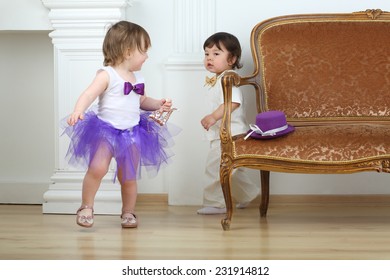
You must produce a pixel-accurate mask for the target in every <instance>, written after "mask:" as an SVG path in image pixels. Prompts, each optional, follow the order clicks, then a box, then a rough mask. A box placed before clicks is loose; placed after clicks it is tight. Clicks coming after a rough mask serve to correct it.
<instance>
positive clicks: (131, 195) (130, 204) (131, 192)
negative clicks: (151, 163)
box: [118, 147, 139, 228]
mask: <svg viewBox="0 0 390 280" xmlns="http://www.w3.org/2000/svg"><path fill="white" fill-rule="evenodd" d="M129 153H130V155H131V156H132V161H133V163H134V165H137V164H138V162H139V154H138V151H137V149H135V148H134V147H132V148H130V150H129ZM123 168H126V167H123ZM134 168H135V170H137V166H134ZM122 171H123V170H121V168H118V180H119V182H120V184H121V195H122V215H121V218H122V222H121V224H122V227H123V228H135V227H137V225H138V222H137V217H136V215H135V205H136V202H137V193H138V190H137V181H136V180H135V179H134V180H126V178H124V177H125V176H123V173H125V171H123V172H122Z"/></svg>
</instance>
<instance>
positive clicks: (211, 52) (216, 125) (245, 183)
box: [197, 32, 259, 215]
mask: <svg viewBox="0 0 390 280" xmlns="http://www.w3.org/2000/svg"><path fill="white" fill-rule="evenodd" d="M203 49H204V51H205V57H204V61H203V62H204V66H205V68H206V70H208V71H209V72H211V73H215V76H214V77H213V78H211V79H210V78H206V85H207V86H208V87H209V90H208V92H207V93H206V99H207V106H208V108H207V109H208V112H210V113H209V114H208V115H206V116H205V117H203V118H202V120H201V124H202V126H203V128H204V129H205V130H206V132H205V134H206V138H207V140H209V141H210V150H209V153H208V156H207V160H206V170H205V176H204V195H203V208H201V209H199V210H198V211H197V213H198V214H203V215H210V214H223V213H226V207H225V200H224V197H223V193H222V188H221V184H220V180H219V166H220V160H221V147H220V144H221V141H220V139H219V130H220V126H221V119H222V116H223V111H224V109H223V103H224V100H223V91H222V85H221V78H222V77H223V75H224V74H225V73H226V72H227V71H233V70H234V69H236V68H238V69H239V68H241V67H242V65H241V64H240V58H241V46H240V42H239V41H238V39H237V38H236V37H235V36H234V35H232V34H229V33H226V32H219V33H215V34H214V35H212V36H210V37H209V38H208V39H207V40H206V41H205V42H204V44H203ZM232 95H233V96H232V101H233V103H232V111H233V112H232V117H231V130H232V134H233V135H235V134H240V133H245V132H246V131H247V130H248V125H247V124H246V121H245V114H244V110H243V108H242V107H243V106H242V102H243V97H242V92H241V90H240V89H239V88H237V87H234V88H233V91H232ZM258 194H259V187H258V186H256V185H255V184H254V183H253V182H251V180H250V179H249V177H248V176H247V174H246V173H245V172H244V170H243V169H236V170H235V171H234V172H233V175H232V195H233V197H234V199H235V200H236V201H237V202H238V204H237V205H236V207H237V208H245V207H246V206H247V205H248V204H249V203H250V202H251V201H252V200H253V199H254V198H255V197H256V196H257V195H258Z"/></svg>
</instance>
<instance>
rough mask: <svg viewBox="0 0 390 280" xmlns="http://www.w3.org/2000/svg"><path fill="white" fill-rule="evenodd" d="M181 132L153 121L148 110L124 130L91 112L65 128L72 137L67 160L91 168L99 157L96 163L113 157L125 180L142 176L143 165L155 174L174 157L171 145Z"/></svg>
mask: <svg viewBox="0 0 390 280" xmlns="http://www.w3.org/2000/svg"><path fill="white" fill-rule="evenodd" d="M178 132H179V129H178V128H177V127H175V126H174V125H171V124H166V125H164V126H160V125H158V124H157V123H155V122H154V121H152V120H150V119H149V118H148V113H143V114H141V120H140V123H139V125H137V126H135V127H133V128H132V129H128V130H120V129H116V128H114V127H113V126H112V125H111V124H109V123H107V122H105V121H103V120H101V119H99V118H98V117H97V115H96V113H95V112H93V111H90V112H88V113H86V114H85V117H84V119H83V120H81V121H78V122H77V123H76V125H74V126H67V127H65V130H64V133H66V134H67V135H68V136H69V137H70V144H69V149H68V152H67V159H68V161H69V164H71V165H74V166H78V167H83V168H87V167H89V166H90V165H91V163H92V161H93V160H94V158H95V157H96V161H94V162H93V164H99V162H98V161H99V159H100V157H103V158H107V157H113V158H115V160H116V164H117V172H118V175H119V176H120V177H119V178H120V179H122V180H124V181H126V180H136V179H139V178H140V177H141V167H145V169H146V171H147V173H148V175H149V176H154V175H156V174H157V173H158V171H159V170H160V168H162V167H163V166H164V165H166V164H168V163H169V159H170V157H171V156H173V153H172V151H171V150H170V147H172V145H173V136H175V135H176V134H177V133H178ZM97 153H98V154H97Z"/></svg>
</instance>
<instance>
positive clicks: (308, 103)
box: [220, 10, 390, 230]
mask: <svg viewBox="0 0 390 280" xmlns="http://www.w3.org/2000/svg"><path fill="white" fill-rule="evenodd" d="M251 50H252V56H253V62H254V73H253V74H252V75H250V76H245V77H242V76H239V75H238V74H235V73H231V74H229V75H226V76H225V77H224V78H223V79H222V86H223V90H224V99H225V104H224V110H225V111H224V116H223V119H222V126H221V130H220V137H221V149H222V154H221V168H220V180H221V185H222V190H223V193H224V198H225V202H226V208H227V214H226V216H225V218H224V219H222V222H221V223H222V227H223V229H224V230H228V229H229V228H230V223H231V219H232V214H233V201H232V196H231V179H230V177H231V174H232V171H233V170H234V169H236V168H239V167H248V168H253V169H258V170H260V178H261V202H260V207H259V210H260V216H262V217H264V216H266V214H267V209H268V202H269V179H270V171H276V172H290V173H312V174H314V173H317V174H321V173H322V174H329V173H333V174H342V173H354V172H361V171H377V172H390V126H389V125H390V13H387V12H382V11H381V10H367V11H364V12H356V13H351V14H307V15H290V16H282V17H276V18H271V19H268V20H266V21H263V22H261V23H259V24H257V25H256V26H255V27H254V28H253V30H252V33H251ZM245 85H251V86H253V87H254V92H255V94H256V106H257V108H256V109H257V112H263V111H268V110H280V111H283V112H284V113H285V114H286V117H287V121H288V123H289V124H291V125H293V126H295V128H296V129H295V131H294V132H293V133H290V134H287V135H285V136H282V137H279V138H275V139H272V140H256V139H251V138H248V139H247V140H244V136H245V135H231V131H230V118H231V89H232V87H233V86H245ZM251 93H252V92H249V93H248V94H251ZM248 130H249V128H248Z"/></svg>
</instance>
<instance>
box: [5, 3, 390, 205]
mask: <svg viewBox="0 0 390 280" xmlns="http://www.w3.org/2000/svg"><path fill="white" fill-rule="evenodd" d="M194 1H196V0H194ZM211 1H213V0H211ZM215 1H216V2H215V3H216V16H215V27H216V30H215V31H228V32H231V33H233V34H235V35H236V36H237V37H238V38H239V39H240V41H241V43H242V46H243V52H244V53H243V63H244V68H243V69H242V70H241V73H242V74H249V73H250V72H251V71H252V63H251V55H250V49H249V36H250V31H251V28H252V27H253V26H254V25H255V24H256V23H258V22H259V21H262V20H264V19H267V18H269V17H272V16H278V15H283V14H293V13H323V12H352V11H360V10H365V9H367V8H381V9H382V10H387V11H390V2H389V1H388V0H382V1H379V0H376V1H375V0H361V1H355V0H338V1H336V0H322V1H309V0H304V1H293V0H279V1H271V0H270V1H262V0H260V1H254V0H241V1H233V0H215ZM132 2H133V3H132V6H131V7H129V8H128V9H127V19H128V20H130V21H134V22H137V23H139V24H140V25H142V26H144V27H145V28H146V29H147V30H148V31H149V33H150V35H151V38H152V45H153V47H152V49H151V50H150V53H149V57H150V58H149V60H148V61H147V62H146V64H145V65H144V69H143V73H144V76H145V78H146V81H147V87H148V94H149V95H151V96H154V97H162V96H165V97H172V98H173V100H174V102H175V106H177V107H178V108H179V109H180V111H179V112H175V113H174V115H173V116H172V120H171V121H172V122H174V123H176V124H178V125H180V126H181V127H182V129H183V131H182V133H181V134H180V135H179V137H178V138H177V141H176V142H177V145H176V147H175V152H176V157H175V158H174V161H173V164H172V165H171V166H169V167H168V169H167V170H166V171H165V172H163V173H162V174H161V175H160V176H162V177H164V179H163V182H164V184H162V185H160V184H159V185H157V187H156V186H153V187H150V185H151V184H153V180H152V181H151V180H143V181H142V180H141V181H140V192H150V190H151V189H152V190H153V192H158V193H168V192H169V190H170V189H171V188H174V189H177V190H178V192H177V195H176V196H175V197H172V198H170V203H172V204H201V201H202V197H201V196H202V185H201V177H202V174H203V163H204V160H205V157H206V152H207V143H206V142H204V141H203V140H202V128H201V127H200V125H199V120H200V118H201V117H202V111H201V107H202V102H203V97H202V91H203V77H204V76H205V75H206V74H207V73H206V72H205V71H204V70H203V69H202V67H201V63H202V61H201V60H202V57H201V55H200V56H199V65H198V66H199V68H198V69H195V70H194V69H193V70H187V71H180V72H177V73H175V72H174V71H173V72H172V71H167V64H166V63H167V60H168V59H169V58H170V57H171V56H172V55H174V51H173V50H174V43H173V42H174V40H173V39H174V30H175V27H174V18H173V16H174V0H165V1H160V0H134V1H132ZM46 12H47V11H46V10H45V8H43V6H42V4H41V1H40V0H12V1H11V0H9V1H5V0H0V61H1V65H2V67H1V68H0V69H1V70H0V71H1V72H0V73H1V75H0V84H1V85H2V86H1V88H0V100H1V101H0V127H1V138H0V141H1V142H0V143H1V144H0V202H15V203H17V202H28V203H40V202H41V200H40V198H41V195H42V192H43V191H44V190H45V189H46V188H47V186H48V184H49V182H50V177H51V175H52V172H53V168H54V144H53V139H54V135H53V133H54V132H53V130H54V129H53V122H54V121H53V118H54V117H53V116H54V106H53V104H54V102H53V96H52V88H53V81H52V80H53V73H52V71H51V70H50V69H53V60H52V54H53V52H52V46H51V43H50V38H49V37H48V36H47V34H48V33H49V32H50V30H51V26H50V22H49V20H48V17H47V14H46ZM20 30H24V31H26V30H27V31H33V32H29V33H26V32H21V31H20ZM204 39H206V38H200V42H203V40H204ZM175 77H177V81H176V82H175V83H174V84H172V82H171V81H172V79H174V78H175ZM167 81H169V84H168V82H167ZM22 84H23V85H24V87H25V88H26V87H28V90H21V89H20V85H22ZM21 93H23V94H21ZM248 101H251V100H250V99H249V100H248ZM248 103H250V102H248ZM248 110H249V114H248V117H249V118H252V117H253V114H254V108H248ZM251 174H252V175H253V178H254V179H255V180H257V181H258V173H257V171H256V172H255V171H252V172H251ZM271 176H272V177H271V193H276V194H344V193H345V194H349V193H372V194H376V193H383V194H390V188H388V183H387V182H388V179H387V176H388V175H387V174H377V173H360V174H352V175H299V174H279V173H274V174H272V175H271ZM26 188H28V190H29V191H31V192H28V193H27V194H26V193H25V195H24V196H20V192H19V193H17V194H15V195H13V194H11V193H12V192H13V190H15V189H22V190H25V189H26ZM10 194H11V195H10ZM26 196H27V198H26Z"/></svg>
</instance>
